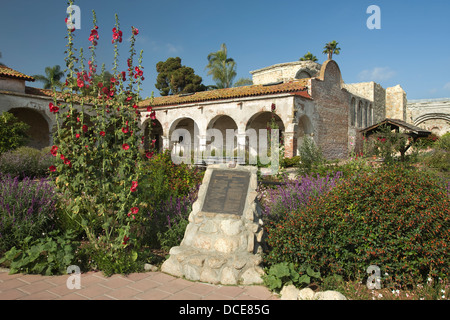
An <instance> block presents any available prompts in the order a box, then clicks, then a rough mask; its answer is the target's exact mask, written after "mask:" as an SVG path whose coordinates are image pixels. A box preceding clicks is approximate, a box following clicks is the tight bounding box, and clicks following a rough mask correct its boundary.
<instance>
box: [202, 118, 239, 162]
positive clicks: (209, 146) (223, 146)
mask: <svg viewBox="0 0 450 320" xmlns="http://www.w3.org/2000/svg"><path fill="white" fill-rule="evenodd" d="M230 129H231V130H233V132H234V134H233V137H228V136H227V130H230ZM237 129H238V126H237V124H236V121H235V120H234V119H233V118H231V117H230V116H228V115H217V116H215V117H214V118H212V119H211V120H210V122H209V124H208V126H207V138H206V150H207V154H211V152H212V150H215V152H214V154H216V151H219V150H221V151H222V153H223V152H225V150H233V151H234V150H235V149H236V148H237V133H238V132H237ZM214 130H218V132H220V135H221V136H222V141H221V142H219V141H216V140H215V139H216V138H217V137H216V136H215V135H214ZM211 135H213V136H211ZM231 138H232V139H233V141H232V142H231V140H230V141H228V139H231ZM228 144H230V145H228ZM219 153H220V152H219ZM216 155H218V156H221V155H220V154H216Z"/></svg>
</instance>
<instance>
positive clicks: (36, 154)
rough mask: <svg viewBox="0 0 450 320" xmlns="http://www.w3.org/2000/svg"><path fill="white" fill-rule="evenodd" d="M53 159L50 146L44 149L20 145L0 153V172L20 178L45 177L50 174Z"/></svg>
mask: <svg viewBox="0 0 450 320" xmlns="http://www.w3.org/2000/svg"><path fill="white" fill-rule="evenodd" d="M53 161H54V160H53V157H52V155H51V153H50V147H48V148H44V149H42V150H38V149H35V148H31V147H20V148H17V149H15V150H11V151H8V152H5V153H3V154H2V155H0V172H2V173H4V174H10V175H11V176H13V177H17V176H18V177H20V179H23V178H25V177H30V178H43V177H47V176H48V173H49V167H50V166H51V165H52V164H53Z"/></svg>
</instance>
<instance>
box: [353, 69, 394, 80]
mask: <svg viewBox="0 0 450 320" xmlns="http://www.w3.org/2000/svg"><path fill="white" fill-rule="evenodd" d="M395 74H396V72H395V71H394V70H391V68H389V67H375V68H373V69H370V70H363V71H361V72H360V73H359V75H358V77H359V79H360V80H361V81H386V80H389V79H391V78H392V77H394V76H395Z"/></svg>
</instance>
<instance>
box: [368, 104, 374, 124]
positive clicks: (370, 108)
mask: <svg viewBox="0 0 450 320" xmlns="http://www.w3.org/2000/svg"><path fill="white" fill-rule="evenodd" d="M368 113H369V115H368V121H369V123H368V125H369V126H371V125H372V124H373V107H372V104H371V103H370V104H369V110H368Z"/></svg>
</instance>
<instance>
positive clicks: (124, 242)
mask: <svg viewBox="0 0 450 320" xmlns="http://www.w3.org/2000/svg"><path fill="white" fill-rule="evenodd" d="M128 240H130V238H129V237H127V236H124V237H123V242H122V244H123V245H126V244H127V242H128Z"/></svg>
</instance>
